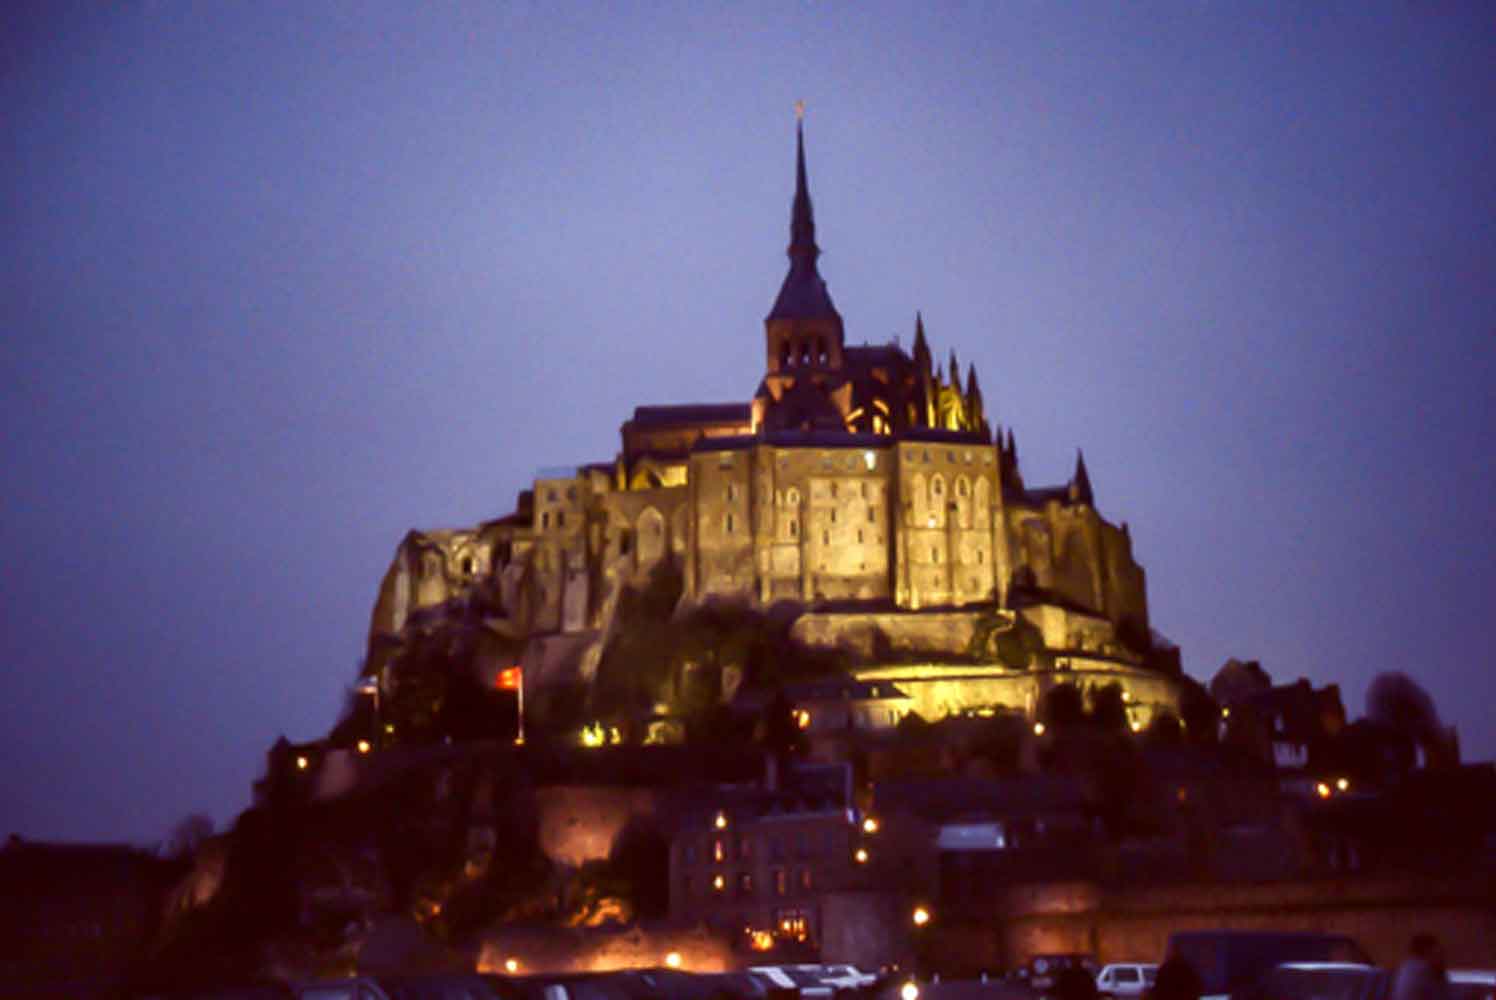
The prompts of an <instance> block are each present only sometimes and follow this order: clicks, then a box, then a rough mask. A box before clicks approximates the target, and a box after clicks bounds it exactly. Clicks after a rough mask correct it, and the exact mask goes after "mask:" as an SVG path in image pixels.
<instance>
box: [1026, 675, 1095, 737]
mask: <svg viewBox="0 0 1496 1000" xmlns="http://www.w3.org/2000/svg"><path fill="white" fill-rule="evenodd" d="M1037 714H1038V716H1039V721H1040V722H1042V723H1044V724H1045V725H1046V726H1048V727H1049V728H1051V729H1069V728H1073V727H1075V726H1079V725H1080V724H1081V723H1083V722H1085V721H1086V702H1085V699H1084V698H1083V697H1081V693H1080V689H1079V688H1077V687H1076V686H1075V685H1074V684H1056V685H1055V686H1054V687H1052V688H1050V689H1049V690H1048V691H1046V692H1044V694H1043V696H1042V697H1040V699H1039V708H1038V713H1037Z"/></svg>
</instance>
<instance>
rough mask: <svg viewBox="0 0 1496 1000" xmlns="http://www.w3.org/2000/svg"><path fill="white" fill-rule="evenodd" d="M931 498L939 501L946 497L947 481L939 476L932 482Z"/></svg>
mask: <svg viewBox="0 0 1496 1000" xmlns="http://www.w3.org/2000/svg"><path fill="white" fill-rule="evenodd" d="M930 496H931V497H932V498H934V499H937V500H938V499H939V498H941V497H943V496H945V480H944V479H943V478H941V477H940V476H938V475H937V476H935V477H933V478H932V479H931V480H930Z"/></svg>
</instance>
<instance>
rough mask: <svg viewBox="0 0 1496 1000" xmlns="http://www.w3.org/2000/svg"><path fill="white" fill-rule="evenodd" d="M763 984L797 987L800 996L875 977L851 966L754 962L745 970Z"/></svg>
mask: <svg viewBox="0 0 1496 1000" xmlns="http://www.w3.org/2000/svg"><path fill="white" fill-rule="evenodd" d="M748 971H749V972H750V973H752V974H753V975H754V976H756V977H758V979H759V981H760V982H762V983H764V985H766V986H770V987H773V988H775V989H781V990H790V989H797V990H799V991H800V996H801V997H831V996H834V995H835V994H836V992H837V991H838V990H855V989H861V988H862V987H865V986H871V985H872V984H873V983H875V982H877V980H878V977H877V976H875V975H873V974H871V973H868V972H862V971H860V970H859V969H857V967H856V966H852V965H814V964H809V963H800V964H795V965H755V966H752V967H750V968H749V969H748Z"/></svg>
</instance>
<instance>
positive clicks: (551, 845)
mask: <svg viewBox="0 0 1496 1000" xmlns="http://www.w3.org/2000/svg"><path fill="white" fill-rule="evenodd" d="M658 804H659V792H658V790H656V789H653V788H648V787H616V788H610V787H606V786H597V785H552V786H549V787H545V788H539V789H537V790H536V792H535V808H536V816H537V820H538V825H539V835H540V849H541V850H542V851H544V852H545V856H546V857H548V858H550V859H551V860H552V861H554V862H556V863H558V864H564V865H570V866H571V867H573V868H579V867H581V866H582V865H583V864H585V863H586V862H588V861H599V860H602V859H604V858H606V857H607V856H608V853H609V851H611V850H612V848H613V842H614V840H616V839H617V837H618V834H619V833H620V832H621V831H622V830H623V828H624V827H626V826H628V824H629V822H630V821H632V820H635V819H636V818H637V819H638V820H639V821H640V822H649V821H650V819H651V818H652V817H654V815H655V812H656V809H657V806H658Z"/></svg>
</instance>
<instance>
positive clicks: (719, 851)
mask: <svg viewBox="0 0 1496 1000" xmlns="http://www.w3.org/2000/svg"><path fill="white" fill-rule="evenodd" d="M712 860H713V861H726V860H727V845H726V844H724V843H723V842H722V838H721V837H717V838H716V839H714V840H713V841H712Z"/></svg>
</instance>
